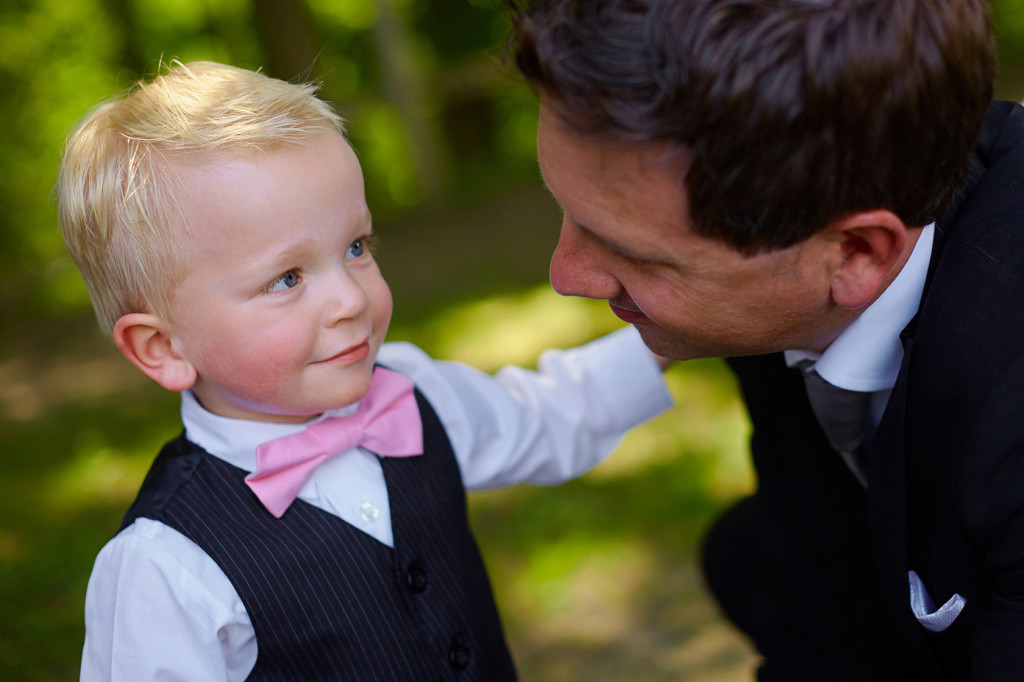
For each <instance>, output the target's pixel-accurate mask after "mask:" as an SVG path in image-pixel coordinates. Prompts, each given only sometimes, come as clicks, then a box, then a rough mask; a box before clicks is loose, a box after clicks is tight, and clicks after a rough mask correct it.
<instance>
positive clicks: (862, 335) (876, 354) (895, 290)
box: [784, 223, 935, 391]
mask: <svg viewBox="0 0 1024 682" xmlns="http://www.w3.org/2000/svg"><path fill="white" fill-rule="evenodd" d="M934 227H935V224H934V223H932V224H930V225H927V226H926V227H924V228H923V229H922V230H921V236H920V237H918V240H917V244H915V245H914V250H913V252H912V253H911V254H910V258H909V259H908V260H907V262H906V264H905V265H904V266H903V270H901V271H900V274H898V275H897V276H896V279H895V280H893V282H892V283H891V284H890V285H889V287H888V288H887V289H886V290H885V291H883V292H882V295H881V296H879V297H878V298H877V299H875V302H874V303H872V304H871V305H869V306H868V307H867V308H866V309H865V310H864V312H863V313H861V314H860V316H859V317H858V318H857V319H855V320H854V321H853V322H852V323H851V324H850V326H849V327H847V328H846V329H844V330H843V331H842V333H841V334H839V336H837V337H836V339H835V341H833V342H832V344H831V345H830V346H829V347H828V348H826V349H825V352H824V353H821V354H818V353H813V352H811V351H803V350H787V351H786V352H785V354H784V355H785V358H786V364H787V365H789V366H790V367H792V366H794V365H796V364H797V363H799V362H801V361H802V360H811V361H813V362H814V365H813V367H814V370H815V371H816V372H817V373H818V374H819V375H820V376H821V377H822V378H823V379H825V381H827V382H829V383H830V384H832V385H834V386H838V387H840V388H845V389H847V390H850V391H881V390H886V389H891V388H892V387H893V386H895V385H896V376H897V375H898V374H899V371H900V363H901V362H902V361H903V345H902V344H901V343H900V333H901V332H902V331H903V329H904V327H906V326H907V324H909V323H910V320H911V319H913V317H914V315H915V314H917V309H918V308H919V307H920V305H921V294H922V293H923V292H924V282H925V279H926V277H927V275H928V263H929V262H930V261H931V252H932V241H933V240H934V237H935V230H934Z"/></svg>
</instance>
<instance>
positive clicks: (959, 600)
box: [907, 571, 967, 632]
mask: <svg viewBox="0 0 1024 682" xmlns="http://www.w3.org/2000/svg"><path fill="white" fill-rule="evenodd" d="M907 577H909V578H910V609H911V610H912V611H913V612H914V617H915V618H917V622H918V623H920V624H921V625H923V626H924V628H925V629H926V630H930V631H931V632H942V631H943V630H945V629H946V628H948V627H949V626H950V625H952V624H953V621H954V620H956V617H957V616H959V615H960V612H961V611H963V610H964V605H966V604H967V600H966V599H964V598H963V597H961V596H960V595H959V594H954V595H953V596H952V597H950V598H949V599H948V600H947V601H946V603H945V604H943V605H942V606H940V607H939V608H935V602H934V601H932V596H931V595H930V594H928V588H927V587H925V586H924V582H923V581H922V580H921V577H920V576H919V575H917V571H910V572H909V573H908V574H907Z"/></svg>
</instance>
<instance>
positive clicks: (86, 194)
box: [58, 63, 670, 682]
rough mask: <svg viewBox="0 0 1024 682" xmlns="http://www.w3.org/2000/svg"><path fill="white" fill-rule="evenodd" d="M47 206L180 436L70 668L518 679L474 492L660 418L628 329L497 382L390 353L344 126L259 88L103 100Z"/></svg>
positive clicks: (317, 104) (167, 674) (281, 91)
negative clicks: (481, 546) (159, 390)
mask: <svg viewBox="0 0 1024 682" xmlns="http://www.w3.org/2000/svg"><path fill="white" fill-rule="evenodd" d="M58 199H59V209H60V223H61V229H62V232H63V234H64V238H65V240H66V242H67V244H68V247H69V249H70V251H71V253H72V255H73V257H74V259H75V261H76V263H77V264H78V266H79V268H80V269H81V271H82V273H83V276H84V278H85V280H86V283H87V285H88V287H89V292H90V295H91V297H92V299H93V302H94V305H95V308H96V311H97V315H98V317H99V319H100V321H101V325H102V326H103V327H104V329H106V330H107V331H108V332H109V333H110V334H111V335H112V337H113V340H114V342H115V343H116V345H117V347H118V348H119V349H120V350H121V352H122V353H123V354H124V355H125V356H126V357H127V358H128V359H129V360H130V361H131V362H132V363H134V364H135V365H136V366H137V367H138V368H139V369H140V370H142V371H143V372H144V373H145V374H146V375H147V376H149V377H150V378H152V379H153V380H154V381H156V382H157V383H159V384H160V385H161V386H163V387H164V388H166V389H168V390H171V391H178V392H181V395H182V407H181V414H182V420H183V422H184V433H183V435H182V436H181V437H179V438H178V439H176V440H174V441H172V442H171V443H169V444H168V445H166V446H165V447H164V449H163V450H162V452H161V453H160V455H159V456H158V458H157V459H156V461H155V463H154V464H153V467H152V469H151V470H150V473H149V475H148V476H147V478H146V480H145V482H144V483H143V486H142V489H141V491H140V493H139V496H138V498H137V499H136V501H135V503H134V504H133V505H132V507H131V508H130V509H129V511H128V513H127V515H126V517H125V519H124V523H123V525H122V528H121V530H120V532H119V533H118V534H117V535H116V536H115V537H114V538H113V539H112V540H111V541H110V542H109V543H108V544H107V545H106V547H104V548H103V550H102V551H101V552H100V554H99V557H98V558H97V561H96V565H95V567H94V570H93V574H92V577H91V578H90V581H89V588H88V593H87V597H86V626H87V634H86V641H85V649H84V655H83V661H82V678H83V679H84V680H111V679H113V680H131V681H133V682H137V681H139V680H148V679H175V680H189V681H190V682H194V681H197V680H242V679H251V680H256V679H260V680H262V679H281V680H320V679H324V680H327V679H331V680H337V679H344V680H401V681H403V682H406V681H410V680H426V679H459V680H463V679H465V680H485V681H487V682H494V681H497V680H510V679H515V672H514V668H513V664H512V661H511V658H510V656H509V652H508V650H507V648H506V644H505V641H504V636H503V634H502V630H501V625H500V623H499V619H498V614H497V610H496V607H495V605H494V602H493V598H492V595H491V590H490V586H489V584H488V580H487V577H486V574H485V571H484V566H483V563H482V561H481V559H480V556H479V553H478V550H477V548H476V544H475V542H474V540H473V538H472V536H471V535H470V531H469V528H468V525H467V520H466V508H465V491H464V487H465V488H469V489H482V488H490V487H496V486H505V485H511V484H513V483H517V482H522V481H530V482H534V483H543V484H552V483H556V482H559V481H564V480H566V479H568V478H571V477H573V476H576V475H578V474H580V473H581V472H583V471H585V470H586V469H588V468H589V467H591V466H593V465H594V464H596V463H597V462H598V461H599V460H600V459H601V458H602V457H603V456H604V455H606V454H607V453H608V452H609V451H610V450H611V449H612V448H613V447H614V445H615V444H616V442H617V441H618V439H619V437H620V436H621V435H622V433H623V432H625V431H626V430H627V429H629V428H630V427H632V426H634V425H636V424H638V423H640V422H642V421H644V420H645V419H647V418H649V417H652V416H654V415H655V414H657V413H659V412H661V411H662V410H664V409H665V408H667V407H668V406H669V405H670V399H669V397H668V394H667V392H666V390H665V387H664V383H663V381H662V379H661V375H660V373H659V371H658V369H659V368H658V363H657V362H656V361H655V359H654V357H653V356H652V355H651V354H650V353H649V352H648V351H646V350H645V347H644V346H643V344H642V342H641V341H640V340H639V337H638V336H637V335H636V334H635V332H633V331H632V330H624V331H623V332H619V333H617V334H613V335H611V336H610V337H606V338H605V339H601V340H598V341H596V342H594V343H592V344H589V345H587V346H584V347H582V348H579V349H575V350H572V351H567V352H561V353H554V352H549V353H547V354H545V355H544V356H543V357H542V358H541V363H540V366H541V369H540V371H539V373H532V372H527V371H525V370H522V369H517V368H507V369H505V370H502V372H500V373H499V374H498V375H497V376H496V377H489V376H486V375H483V374H481V373H479V372H476V371H474V370H472V369H470V368H468V367H465V366H462V365H458V364H453V363H446V362H438V361H433V360H431V359H430V358H428V357H427V356H426V355H425V354H424V353H423V352H422V351H420V350H419V349H417V348H415V347H413V346H411V345H409V344H383V345H382V343H383V340H384V335H385V332H386V331H387V326H388V322H389V319H390V315H391V296H390V292H389V290H388V287H387V285H386V284H385V282H384V280H383V278H382V277H381V274H380V272H379V271H378V269H377V265H376V264H375V262H374V259H373V256H372V255H371V251H370V248H369V246H370V243H371V241H372V230H371V223H370V213H369V210H368V209H367V206H366V203H365V199H364V191H363V180H362V175H361V171H360V168H359V164H358V162H357V160H356V157H355V154H354V153H353V151H352V150H351V149H350V147H349V146H348V144H347V142H346V140H345V139H344V137H343V136H342V124H341V121H340V119H339V118H338V117H337V115H336V114H335V113H334V112H333V111H332V110H331V109H330V108H329V107H328V106H327V105H326V104H324V103H323V102H322V101H320V100H319V99H317V97H316V96H315V92H314V90H313V88H312V87H310V86H305V85H293V84H289V83H285V82H282V81H278V80H275V79H271V78H268V77H266V76H262V75H260V74H258V73H254V72H251V71H245V70H241V69H236V68H232V67H228V66H223V65H218V64H212V63H193V64H189V65H178V66H176V67H174V68H171V69H169V70H168V71H167V72H166V73H164V74H163V75H162V76H159V77H157V78H155V79H154V80H152V81H151V82H149V83H144V84H140V85H139V86H138V87H137V88H136V89H135V90H134V91H132V92H131V93H130V94H129V95H127V96H126V97H124V98H123V99H120V100H118V101H114V102H111V103H108V104H105V105H103V106H101V107H100V108H98V109H97V110H95V111H94V112H93V113H91V114H90V115H89V116H88V117H86V119H85V120H84V121H83V122H82V123H81V124H80V125H79V126H78V128H77V129H76V130H75V131H74V132H73V133H72V134H71V136H70V137H69V140H68V143H67V147H66V150H65V153H64V157H63V160H62V166H61V175H60V179H59V182H58Z"/></svg>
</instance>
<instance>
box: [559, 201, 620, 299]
mask: <svg viewBox="0 0 1024 682" xmlns="http://www.w3.org/2000/svg"><path fill="white" fill-rule="evenodd" d="M606 251H607V250H606V249H605V248H604V247H603V246H602V245H601V244H600V243H598V242H597V241H596V240H594V239H593V238H592V237H589V236H588V235H587V234H586V233H585V232H583V231H582V230H580V229H579V228H578V227H577V226H576V225H575V224H573V222H572V221H571V220H569V219H568V218H563V219H562V230H561V233H560V234H559V236H558V245H557V246H556V247H555V252H554V253H553V254H552V255H551V266H550V269H549V273H548V274H549V276H550V278H551V286H552V287H554V289H555V291H557V292H558V293H560V294H562V295H563V296H582V297H584V298H596V299H611V298H614V297H615V296H617V295H618V294H619V293H620V291H621V289H622V285H621V284H620V283H619V281H618V280H617V279H616V278H615V277H614V276H613V275H612V274H611V273H610V272H609V270H608V265H609V264H610V257H611V254H608V253H606Z"/></svg>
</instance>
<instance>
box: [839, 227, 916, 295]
mask: <svg viewBox="0 0 1024 682" xmlns="http://www.w3.org/2000/svg"><path fill="white" fill-rule="evenodd" d="M824 232H825V236H826V237H827V238H829V239H830V240H831V241H832V242H833V244H834V246H835V249H836V251H835V254H836V262H835V267H834V269H833V272H832V300H833V301H835V303H836V304H837V305H839V306H840V307H842V308H847V309H849V310H857V309H860V308H863V307H865V306H867V305H869V304H870V303H872V302H873V301H874V300H875V299H876V298H878V296H880V295H881V293H882V292H883V291H885V289H886V287H888V286H889V284H890V283H891V282H892V281H893V280H894V279H896V275H898V274H899V272H900V270H902V269H903V265H904V264H905V263H906V262H907V259H908V258H910V254H911V252H912V251H913V250H914V244H915V243H917V238H916V237H917V234H918V233H912V232H911V230H910V228H908V227H907V226H906V225H904V224H903V221H902V220H900V219H899V217H897V216H896V214H895V213H893V212H892V211H887V210H881V209H879V210H874V211H862V212H860V213H854V214H852V215H849V216H846V217H845V218H841V219H839V220H836V221H833V222H832V223H830V224H829V225H828V226H827V227H826V228H825V230H824Z"/></svg>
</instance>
